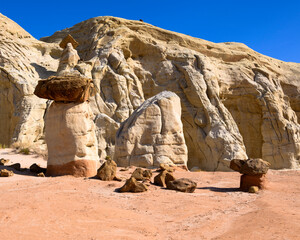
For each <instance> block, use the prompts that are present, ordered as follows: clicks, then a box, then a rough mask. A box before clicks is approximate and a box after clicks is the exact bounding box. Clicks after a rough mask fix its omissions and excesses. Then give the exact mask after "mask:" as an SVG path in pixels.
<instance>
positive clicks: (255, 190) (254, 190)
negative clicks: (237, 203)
mask: <svg viewBox="0 0 300 240" xmlns="http://www.w3.org/2000/svg"><path fill="white" fill-rule="evenodd" d="M258 191H259V188H258V187H257V186H251V187H250V188H249V193H258Z"/></svg>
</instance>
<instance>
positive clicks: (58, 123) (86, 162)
mask: <svg viewBox="0 0 300 240" xmlns="http://www.w3.org/2000/svg"><path fill="white" fill-rule="evenodd" d="M45 135H46V143H47V146H48V161H47V175H73V176H76V177H91V176H95V175H96V174H97V169H98V168H99V165H100V163H99V157H98V148H97V138H96V134H95V125H94V122H93V121H92V112H91V110H90V107H89V104H88V102H84V103H74V102H70V103H61V102H53V103H52V104H51V105H50V107H49V109H48V111H47V114H46V119H45Z"/></svg>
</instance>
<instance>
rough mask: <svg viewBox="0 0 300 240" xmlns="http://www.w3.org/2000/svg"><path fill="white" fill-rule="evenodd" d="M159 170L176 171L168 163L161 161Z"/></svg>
mask: <svg viewBox="0 0 300 240" xmlns="http://www.w3.org/2000/svg"><path fill="white" fill-rule="evenodd" d="M157 171H168V172H175V169H174V167H171V166H170V165H168V164H164V163H161V164H159V169H158V170H157Z"/></svg>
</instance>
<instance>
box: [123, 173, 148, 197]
mask: <svg viewBox="0 0 300 240" xmlns="http://www.w3.org/2000/svg"><path fill="white" fill-rule="evenodd" d="M147 190H148V188H147V187H146V186H145V185H144V184H143V183H140V182H138V181H137V180H136V179H135V178H134V177H131V178H129V179H128V180H126V182H125V184H124V186H123V187H121V188H120V189H119V191H120V192H134V193H137V192H145V191H147Z"/></svg>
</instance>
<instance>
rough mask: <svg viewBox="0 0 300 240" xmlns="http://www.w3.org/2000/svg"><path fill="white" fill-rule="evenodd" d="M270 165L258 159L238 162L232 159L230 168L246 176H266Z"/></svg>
mask: <svg viewBox="0 0 300 240" xmlns="http://www.w3.org/2000/svg"><path fill="white" fill-rule="evenodd" d="M269 167H270V163H268V162H267V161H264V160H262V159H260V158H255V159H248V160H239V159H234V160H232V161H231V162H230V168H231V169H232V170H235V171H238V172H240V173H241V174H246V175H261V174H266V173H267V172H268V170H269Z"/></svg>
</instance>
